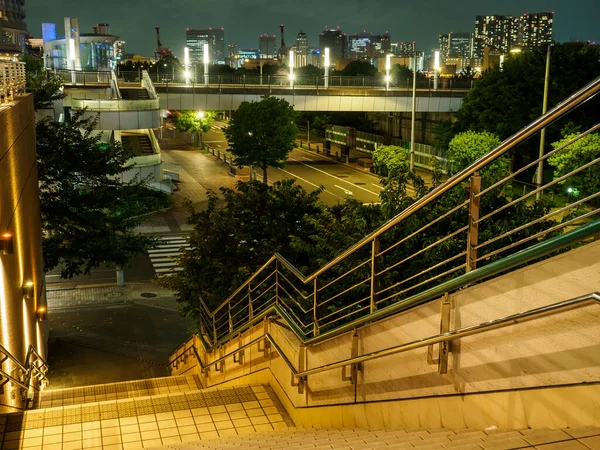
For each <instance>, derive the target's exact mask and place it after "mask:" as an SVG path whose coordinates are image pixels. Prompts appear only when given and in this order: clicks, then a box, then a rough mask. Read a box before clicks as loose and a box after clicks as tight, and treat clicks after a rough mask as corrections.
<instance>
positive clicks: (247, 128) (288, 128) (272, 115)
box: [223, 95, 298, 183]
mask: <svg viewBox="0 0 600 450" xmlns="http://www.w3.org/2000/svg"><path fill="white" fill-rule="evenodd" d="M295 118H296V112H295V111H294V107H293V106H291V105H290V104H289V103H288V102H287V101H286V100H283V99H279V98H276V97H271V96H268V95H267V96H264V97H262V100H261V101H260V102H252V103H250V102H242V104H241V105H240V106H239V108H238V109H237V111H236V112H235V114H234V115H233V118H232V119H231V121H230V122H229V126H228V127H226V128H224V129H223V132H224V133H225V137H226V138H227V140H228V142H229V150H230V151H231V153H232V154H233V156H234V157H235V160H234V163H235V164H236V165H238V166H249V165H253V166H258V167H260V168H261V169H262V171H263V182H264V183H267V169H268V168H269V167H283V166H284V164H285V162H286V161H287V158H288V155H289V153H290V152H291V151H292V149H293V148H294V146H295V142H296V135H297V132H298V130H297V128H296V124H295Z"/></svg>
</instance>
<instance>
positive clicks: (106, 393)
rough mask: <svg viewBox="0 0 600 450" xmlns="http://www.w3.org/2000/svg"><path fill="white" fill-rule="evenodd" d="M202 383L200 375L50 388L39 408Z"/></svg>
mask: <svg viewBox="0 0 600 450" xmlns="http://www.w3.org/2000/svg"><path fill="white" fill-rule="evenodd" d="M199 389H202V384H201V383H200V379H199V378H198V376H197V375H182V376H175V377H164V378H148V379H145V380H135V381H125V382H122V383H107V384H98V385H92V386H81V387H76V388H68V389H56V390H46V391H44V392H42V393H41V394H40V403H39V406H38V407H39V408H55V407H57V406H69V405H79V404H86V403H95V402H102V401H106V400H120V399H126V398H134V397H146V396H151V395H160V394H172V393H175V392H185V391H197V390H199Z"/></svg>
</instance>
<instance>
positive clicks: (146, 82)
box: [142, 70, 158, 99]
mask: <svg viewBox="0 0 600 450" xmlns="http://www.w3.org/2000/svg"><path fill="white" fill-rule="evenodd" d="M142 87H143V88H144V89H146V90H147V91H148V92H149V93H150V98H152V99H156V98H158V94H157V93H156V89H155V88H154V83H152V79H151V78H150V75H148V72H147V71H146V70H142Z"/></svg>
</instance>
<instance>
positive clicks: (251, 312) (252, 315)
mask: <svg viewBox="0 0 600 450" xmlns="http://www.w3.org/2000/svg"><path fill="white" fill-rule="evenodd" d="M248 317H249V318H250V320H252V319H253V318H254V310H253V309H252V286H251V283H250V282H248Z"/></svg>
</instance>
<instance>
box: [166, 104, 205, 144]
mask: <svg viewBox="0 0 600 450" xmlns="http://www.w3.org/2000/svg"><path fill="white" fill-rule="evenodd" d="M214 120H215V113H214V112H212V111H176V112H175V114H173V124H174V125H175V128H176V129H177V130H178V131H181V132H184V133H190V135H191V144H192V145H193V144H194V143H195V144H196V145H198V146H202V139H201V137H202V133H206V132H207V131H209V130H210V127H211V126H212V124H213V122H214Z"/></svg>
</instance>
